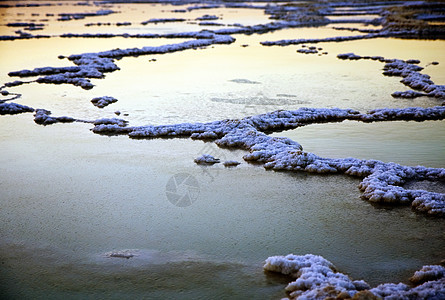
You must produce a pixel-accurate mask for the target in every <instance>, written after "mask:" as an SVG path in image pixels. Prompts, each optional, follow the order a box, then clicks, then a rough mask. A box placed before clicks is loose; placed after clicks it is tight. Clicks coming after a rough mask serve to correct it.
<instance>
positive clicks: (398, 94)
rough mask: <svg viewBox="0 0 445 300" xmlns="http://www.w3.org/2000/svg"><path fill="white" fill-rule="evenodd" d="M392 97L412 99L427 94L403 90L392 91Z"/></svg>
mask: <svg viewBox="0 0 445 300" xmlns="http://www.w3.org/2000/svg"><path fill="white" fill-rule="evenodd" d="M391 96H393V97H394V98H406V99H413V98H417V97H422V96H427V94H424V93H419V92H416V91H412V90H409V91H405V92H394V93H392V94H391Z"/></svg>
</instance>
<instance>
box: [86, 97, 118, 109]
mask: <svg viewBox="0 0 445 300" xmlns="http://www.w3.org/2000/svg"><path fill="white" fill-rule="evenodd" d="M114 102H117V99H116V98H114V97H110V96H103V97H96V98H93V99H92V100H91V103H93V105H94V106H97V107H99V108H104V107H105V106H108V105H110V104H111V103H114Z"/></svg>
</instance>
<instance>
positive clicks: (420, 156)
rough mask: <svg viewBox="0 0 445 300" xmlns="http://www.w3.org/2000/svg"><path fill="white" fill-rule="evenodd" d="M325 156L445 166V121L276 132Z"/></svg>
mask: <svg viewBox="0 0 445 300" xmlns="http://www.w3.org/2000/svg"><path fill="white" fill-rule="evenodd" d="M273 136H285V137H288V138H290V139H292V140H294V141H298V142H299V143H300V144H301V145H302V146H303V149H304V150H305V151H308V152H313V153H315V154H317V155H319V156H322V157H331V158H345V157H355V158H360V159H377V160H382V161H384V162H395V163H398V164H401V165H407V166H417V165H421V166H426V167H437V168H444V167H445V152H444V151H443V150H444V149H445V123H444V122H443V121H425V122H405V121H396V122H391V123H390V124H388V123H378V122H377V123H359V122H353V121H344V122H342V123H331V124H313V125H308V126H304V127H300V128H297V129H294V130H289V131H285V132H280V133H275V134H273Z"/></svg>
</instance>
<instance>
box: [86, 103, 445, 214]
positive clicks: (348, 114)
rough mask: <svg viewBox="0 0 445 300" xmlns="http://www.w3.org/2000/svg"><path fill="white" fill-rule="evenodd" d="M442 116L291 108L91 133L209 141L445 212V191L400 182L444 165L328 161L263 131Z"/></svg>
mask: <svg viewBox="0 0 445 300" xmlns="http://www.w3.org/2000/svg"><path fill="white" fill-rule="evenodd" d="M440 119H445V107H444V106H436V107H431V108H419V107H411V108H404V109H389V108H386V109H376V110H372V111H370V112H368V113H365V114H360V113H359V112H358V111H354V110H351V109H338V108H334V109H323V108H301V109H299V110H295V111H275V112H271V113H267V114H262V115H257V116H251V117H246V118H244V119H240V120H222V121H215V122H209V123H195V124H191V123H183V124H176V125H161V126H139V127H126V126H119V125H116V124H111V125H108V124H100V125H96V126H95V127H94V128H93V132H95V133H100V134H128V135H129V136H130V137H132V138H154V137H163V136H169V137H174V136H190V137H192V138H195V139H213V140H215V143H216V144H217V145H218V146H220V147H229V148H238V149H244V150H247V151H249V153H248V154H246V155H244V157H243V158H244V160H246V161H255V162H260V163H264V167H265V168H267V169H272V170H286V171H305V172H311V173H344V174H347V175H350V176H357V177H360V178H363V181H362V182H361V183H360V185H359V188H360V190H361V191H363V197H364V198H365V199H368V200H369V201H372V202H386V203H396V204H411V205H412V208H413V209H415V210H417V211H419V212H424V213H427V214H430V215H432V216H438V217H443V216H445V195H444V194H438V193H432V192H428V191H423V190H407V189H405V188H403V187H402V185H403V184H404V183H405V182H407V181H409V180H431V181H436V180H443V179H444V178H445V169H440V168H437V169H436V168H424V167H405V166H401V165H398V164H394V163H384V162H381V161H376V160H360V159H354V158H344V159H330V158H322V157H319V156H317V155H315V154H313V153H308V152H304V151H302V147H301V145H300V144H299V143H297V142H295V141H292V140H290V139H288V138H279V137H271V136H269V135H267V134H265V133H264V132H273V131H277V130H284V129H291V128H296V127H299V126H303V125H306V124H313V123H324V122H339V121H343V120H356V121H363V122H375V121H388V120H416V121H422V120H440Z"/></svg>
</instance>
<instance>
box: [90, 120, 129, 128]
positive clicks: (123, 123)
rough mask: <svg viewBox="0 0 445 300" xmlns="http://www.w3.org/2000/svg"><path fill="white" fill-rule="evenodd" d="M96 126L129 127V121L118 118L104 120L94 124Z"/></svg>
mask: <svg viewBox="0 0 445 300" xmlns="http://www.w3.org/2000/svg"><path fill="white" fill-rule="evenodd" d="M93 124H94V125H96V126H97V125H118V126H120V127H124V126H127V124H128V121H126V120H123V119H117V118H111V119H110V118H103V119H98V120H96V121H94V122H93Z"/></svg>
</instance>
